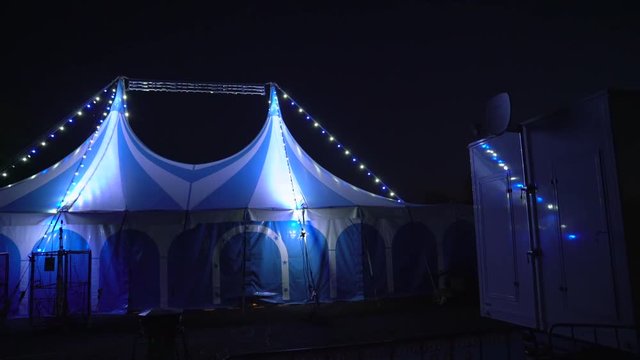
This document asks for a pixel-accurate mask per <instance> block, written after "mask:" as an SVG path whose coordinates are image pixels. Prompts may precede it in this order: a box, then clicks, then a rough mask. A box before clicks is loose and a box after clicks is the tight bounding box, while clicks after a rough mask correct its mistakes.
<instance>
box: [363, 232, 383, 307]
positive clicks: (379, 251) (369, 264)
mask: <svg viewBox="0 0 640 360" xmlns="http://www.w3.org/2000/svg"><path fill="white" fill-rule="evenodd" d="M361 227H362V248H363V250H364V254H363V261H364V262H365V264H364V276H363V280H364V296H365V298H367V299H371V298H378V297H380V296H383V295H386V294H387V293H388V288H387V260H386V253H385V245H384V239H383V238H382V235H380V232H378V230H376V228H374V227H373V226H371V225H368V224H362V225H361Z"/></svg>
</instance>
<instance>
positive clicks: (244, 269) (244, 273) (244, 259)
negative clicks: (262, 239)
mask: <svg viewBox="0 0 640 360" xmlns="http://www.w3.org/2000/svg"><path fill="white" fill-rule="evenodd" d="M247 215H248V211H247V209H245V213H244V216H243V220H242V222H243V224H242V230H243V231H242V283H241V284H240V291H241V301H240V306H241V308H242V314H244V313H245V308H246V303H245V301H246V298H245V291H246V288H245V287H246V285H245V282H246V277H247Z"/></svg>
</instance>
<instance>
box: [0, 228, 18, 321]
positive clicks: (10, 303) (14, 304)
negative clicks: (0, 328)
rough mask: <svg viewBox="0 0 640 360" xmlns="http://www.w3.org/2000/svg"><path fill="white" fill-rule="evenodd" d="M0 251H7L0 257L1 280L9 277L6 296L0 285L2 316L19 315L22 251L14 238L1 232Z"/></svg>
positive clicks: (0, 314)
mask: <svg viewBox="0 0 640 360" xmlns="http://www.w3.org/2000/svg"><path fill="white" fill-rule="evenodd" d="M0 253H6V256H3V257H0V282H4V279H5V278H8V282H7V283H6V284H3V285H4V286H6V294H7V295H6V297H5V293H4V291H5V289H4V288H3V287H0V318H2V317H3V316H6V317H14V316H16V315H18V310H19V303H20V288H19V285H20V276H21V272H20V251H19V250H18V247H17V246H16V244H15V243H14V242H13V240H11V239H10V238H8V237H6V236H4V235H2V234H0ZM5 271H8V273H6V272H5Z"/></svg>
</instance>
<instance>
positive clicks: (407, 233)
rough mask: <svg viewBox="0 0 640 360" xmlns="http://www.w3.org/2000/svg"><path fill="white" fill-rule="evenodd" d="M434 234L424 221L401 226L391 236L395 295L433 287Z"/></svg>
mask: <svg viewBox="0 0 640 360" xmlns="http://www.w3.org/2000/svg"><path fill="white" fill-rule="evenodd" d="M437 261H438V253H437V244H436V237H435V235H434V234H433V232H431V230H429V229H428V228H427V227H426V226H425V225H424V224H422V223H416V222H411V223H408V224H406V225H404V226H402V227H401V228H400V229H399V230H398V231H397V233H396V235H395V236H394V238H393V283H394V292H395V294H396V295H412V294H428V293H431V292H432V291H433V290H434V286H435V285H434V284H435V276H436V273H435V272H436V270H437V264H438V262H437Z"/></svg>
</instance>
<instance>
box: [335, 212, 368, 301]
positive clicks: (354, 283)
mask: <svg viewBox="0 0 640 360" xmlns="http://www.w3.org/2000/svg"><path fill="white" fill-rule="evenodd" d="M360 229H361V226H360V224H354V225H351V226H349V227H348V228H347V229H346V230H344V231H343V232H342V233H341V234H340V236H339V237H338V240H337V242H336V249H335V253H336V279H337V281H336V282H337V284H336V287H337V294H336V300H348V301H355V300H363V299H364V283H363V260H364V259H363V257H362V255H363V254H362V233H361V231H360Z"/></svg>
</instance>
